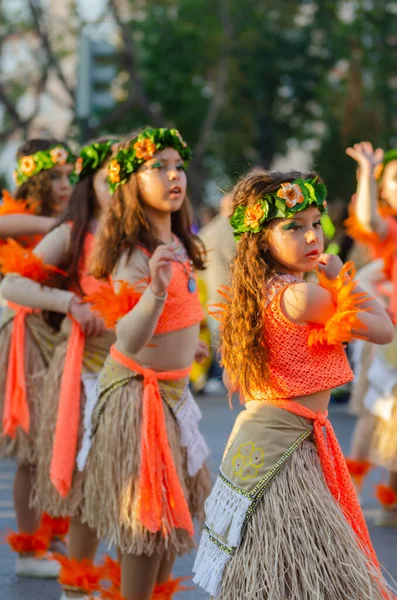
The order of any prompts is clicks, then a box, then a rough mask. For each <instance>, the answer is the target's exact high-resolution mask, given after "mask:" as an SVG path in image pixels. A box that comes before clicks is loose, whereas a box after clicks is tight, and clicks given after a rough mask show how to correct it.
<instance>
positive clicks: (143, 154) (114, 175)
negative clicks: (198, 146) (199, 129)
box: [108, 127, 192, 192]
mask: <svg viewBox="0 0 397 600" xmlns="http://www.w3.org/2000/svg"><path fill="white" fill-rule="evenodd" d="M164 148H175V150H177V151H178V152H179V154H180V155H181V158H182V159H183V160H184V162H185V164H187V163H188V161H189V160H190V158H191V156H192V151H191V150H190V148H189V147H188V145H187V144H186V142H185V141H184V140H183V138H182V136H181V134H180V133H179V131H178V130H177V129H163V128H161V129H153V128H151V127H149V128H147V129H145V130H144V131H142V133H140V134H139V135H138V137H136V138H134V139H133V140H132V142H131V143H130V145H129V146H128V148H121V149H120V150H119V151H118V153H117V154H116V156H115V157H114V158H113V159H112V160H111V161H110V163H109V174H108V182H109V187H110V189H111V191H112V192H114V191H115V190H116V189H117V188H118V187H119V186H120V185H123V184H124V183H126V182H127V180H128V178H129V176H130V175H131V173H133V172H134V171H136V170H137V169H138V167H140V166H141V165H142V164H143V163H144V162H146V161H147V160H150V159H151V158H153V156H154V154H155V152H157V150H163V149H164Z"/></svg>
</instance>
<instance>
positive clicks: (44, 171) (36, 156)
mask: <svg viewBox="0 0 397 600" xmlns="http://www.w3.org/2000/svg"><path fill="white" fill-rule="evenodd" d="M74 160H75V157H74V156H73V154H72V153H71V151H70V150H69V148H68V147H67V146H65V145H64V144H61V143H59V142H57V141H56V140H54V139H50V140H42V139H32V140H29V141H28V142H26V143H25V144H23V145H22V146H21V147H20V148H19V149H18V151H17V168H16V170H15V171H14V178H15V182H16V184H17V186H18V187H17V189H16V190H15V192H14V194H13V195H10V194H9V193H8V192H7V191H5V190H4V191H3V203H2V204H1V206H0V238H3V239H6V238H9V237H12V238H15V237H19V236H23V238H24V240H23V241H28V240H26V236H29V237H30V236H32V240H29V242H30V243H29V245H30V246H34V245H35V244H36V243H37V242H38V241H39V240H38V238H37V236H42V235H45V234H46V233H48V232H49V231H50V229H52V227H53V226H54V225H55V222H56V216H57V215H59V214H61V213H62V212H63V211H64V210H65V208H66V206H67V203H68V201H69V197H70V194H71V192H72V187H71V184H70V181H69V175H70V173H71V171H72V169H73V163H74Z"/></svg>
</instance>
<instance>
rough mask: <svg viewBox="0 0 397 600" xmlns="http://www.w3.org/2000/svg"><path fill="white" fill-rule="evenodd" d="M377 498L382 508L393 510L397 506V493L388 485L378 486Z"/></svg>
mask: <svg viewBox="0 0 397 600" xmlns="http://www.w3.org/2000/svg"><path fill="white" fill-rule="evenodd" d="M375 489H376V494H375V495H376V497H377V499H378V500H379V502H380V503H381V504H382V506H385V507H387V508H391V507H392V506H395V505H396V504H397V493H396V492H395V491H394V490H393V488H391V487H390V486H388V485H383V484H380V485H377V486H376V488H375Z"/></svg>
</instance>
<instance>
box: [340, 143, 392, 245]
mask: <svg viewBox="0 0 397 600" xmlns="http://www.w3.org/2000/svg"><path fill="white" fill-rule="evenodd" d="M346 154H348V156H350V157H351V158H353V159H354V160H356V161H357V163H358V166H359V175H358V184H357V196H356V202H355V205H354V211H355V213H356V216H357V219H358V221H359V222H360V223H361V225H362V226H363V227H364V228H365V229H367V230H368V231H373V232H375V233H377V234H378V235H379V237H380V239H381V240H383V239H385V237H386V236H387V232H388V225H387V221H386V219H384V218H383V217H382V216H381V215H380V214H379V210H378V189H377V184H376V181H375V177H374V168H375V167H376V166H377V165H378V164H379V163H380V162H382V160H383V151H382V150H381V149H380V148H378V149H377V150H374V149H373V148H372V145H371V144H370V143H369V142H361V143H360V144H355V145H354V146H353V147H352V148H347V149H346Z"/></svg>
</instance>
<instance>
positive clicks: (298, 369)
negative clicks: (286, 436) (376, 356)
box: [253, 275, 353, 400]
mask: <svg viewBox="0 0 397 600" xmlns="http://www.w3.org/2000/svg"><path fill="white" fill-rule="evenodd" d="M297 281H298V280H297V279H296V278H293V277H291V276H290V275H281V276H277V278H275V279H274V280H273V282H272V283H271V284H270V285H269V288H268V294H269V297H270V301H269V303H268V305H267V308H266V315H265V336H266V346H267V348H268V352H269V378H270V379H269V382H268V383H267V384H266V386H265V387H264V388H263V389H262V390H261V391H260V393H259V394H258V399H261V400H275V399H280V398H281V399H290V398H296V397H298V396H306V395H308V394H313V393H315V392H319V391H321V390H327V389H331V388H335V387H337V386H339V385H342V384H344V383H347V382H348V381H351V380H352V379H353V372H352V370H351V368H350V365H349V362H348V360H347V357H346V354H345V351H344V348H343V346H342V344H337V345H327V344H324V345H316V346H311V347H309V344H308V339H309V335H310V332H311V331H312V330H313V329H314V328H315V329H318V327H319V326H318V325H317V324H316V325H314V324H313V325H311V324H310V323H309V324H307V325H298V324H297V323H294V322H292V321H290V320H289V319H288V317H286V316H285V315H284V313H283V310H282V307H281V300H282V297H283V294H284V292H285V290H286V288H287V287H288V286H289V285H292V284H293V283H296V282H297ZM253 396H254V398H255V397H256V394H253ZM259 397H260V398H259Z"/></svg>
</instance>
